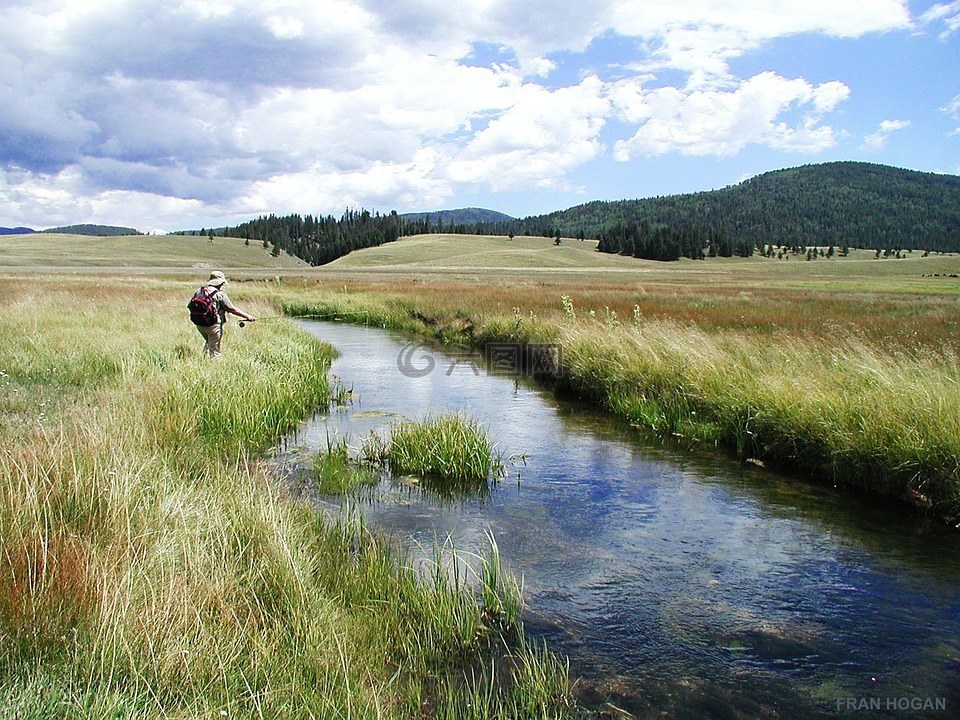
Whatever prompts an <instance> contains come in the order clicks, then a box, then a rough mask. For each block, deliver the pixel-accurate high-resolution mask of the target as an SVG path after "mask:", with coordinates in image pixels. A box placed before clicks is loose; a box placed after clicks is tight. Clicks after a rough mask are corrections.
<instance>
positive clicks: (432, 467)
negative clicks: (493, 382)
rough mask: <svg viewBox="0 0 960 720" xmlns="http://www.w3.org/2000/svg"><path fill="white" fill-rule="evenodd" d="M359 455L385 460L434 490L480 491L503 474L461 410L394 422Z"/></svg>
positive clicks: (482, 434)
mask: <svg viewBox="0 0 960 720" xmlns="http://www.w3.org/2000/svg"><path fill="white" fill-rule="evenodd" d="M363 454H364V456H365V457H368V458H371V459H380V460H386V461H388V462H389V466H390V470H391V472H393V473H395V474H403V473H409V474H414V475H418V476H421V477H423V478H424V480H425V481H427V482H429V483H431V487H433V488H434V489H437V490H444V489H447V490H449V491H451V492H457V491H463V490H475V489H478V488H480V489H483V488H487V487H488V483H489V482H493V481H496V480H498V479H499V477H500V475H501V474H502V464H501V463H500V462H499V456H498V455H497V454H496V452H495V446H494V443H493V441H492V440H491V439H490V437H489V435H488V434H487V432H486V430H485V429H484V427H483V426H482V425H481V424H480V423H479V422H477V421H475V420H473V419H471V418H468V417H466V416H465V415H463V414H460V413H448V414H440V415H432V416H428V417H427V418H425V419H423V420H417V421H403V422H398V423H393V424H392V425H391V426H390V437H389V439H388V440H387V441H386V442H385V443H383V441H382V440H381V439H380V438H379V437H377V436H373V437H371V438H370V439H369V441H368V443H367V447H366V448H365V450H364V452H363Z"/></svg>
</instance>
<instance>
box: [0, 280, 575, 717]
mask: <svg viewBox="0 0 960 720" xmlns="http://www.w3.org/2000/svg"><path fill="white" fill-rule="evenodd" d="M4 291H5V292H4V293H2V294H0V298H2V299H0V306H2V307H0V311H2V312H0V372H2V374H0V383H2V389H3V393H2V394H0V403H2V405H3V409H4V410H7V409H8V408H9V409H11V410H12V412H13V413H15V415H16V417H17V423H16V424H15V425H14V424H4V425H3V426H0V448H2V450H0V705H2V706H3V708H4V713H7V714H8V715H9V713H11V712H12V713H13V715H12V716H14V717H20V718H29V717H51V716H55V717H105V716H120V717H144V718H152V717H164V718H194V717H251V718H253V717H290V718H296V717H350V718H374V717H377V718H391V717H393V718H409V717H415V716H418V715H420V714H421V710H422V707H423V704H424V703H427V705H433V706H439V705H442V704H445V703H454V704H456V703H459V702H460V701H459V700H454V699H452V698H453V696H457V697H465V696H472V694H473V693H474V691H473V690H472V689H471V688H472V687H473V685H472V684H471V682H469V681H467V680H465V679H463V678H464V675H463V674H462V673H460V674H458V673H456V672H453V671H451V668H456V667H459V666H460V665H461V664H462V663H463V662H464V659H465V658H472V657H476V656H477V653H479V652H480V651H481V650H483V649H484V648H486V647H489V642H488V639H487V638H489V637H490V633H489V632H488V631H486V630H485V629H484V628H485V627H486V625H485V624H484V617H485V613H486V612H488V611H487V609H486V607H485V605H484V598H485V597H486V598H488V599H490V601H491V602H492V599H493V598H494V597H498V596H499V597H501V599H499V600H498V601H497V602H498V605H497V608H495V609H494V610H492V611H490V612H498V613H502V606H503V604H504V600H503V599H502V597H506V594H507V593H509V592H510V589H509V587H510V586H509V583H506V582H504V583H503V585H502V590H500V591H483V590H481V589H478V588H481V587H482V584H479V581H478V584H477V585H476V586H475V585H474V584H473V583H468V582H466V581H464V582H456V581H455V579H451V578H450V577H449V576H447V575H445V574H437V575H436V577H433V578H431V577H424V576H423V574H422V573H420V572H418V571H417V570H416V569H415V568H414V564H413V563H412V562H411V561H410V560H409V558H407V557H405V556H404V555H403V554H402V553H400V552H398V551H397V550H396V549H395V548H394V547H393V546H392V545H391V544H390V543H389V542H385V541H384V540H382V539H380V538H376V537H373V536H371V535H370V534H369V533H367V531H366V530H364V529H363V527H362V526H361V525H358V524H356V523H353V522H349V521H342V522H339V523H334V522H330V521H325V520H323V519H322V518H320V517H319V516H318V515H317V514H316V513H314V512H313V511H312V510H310V509H309V508H306V507H303V506H300V505H296V504H294V503H293V502H292V501H290V500H287V499H285V498H284V493H283V490H282V488H280V487H278V486H277V485H276V483H275V481H274V480H273V479H272V478H271V476H270V475H269V472H268V470H267V468H266V467H265V466H263V465H262V464H261V463H260V462H258V457H259V455H260V453H261V452H262V451H263V449H264V448H265V447H266V446H268V445H269V444H271V443H273V442H276V441H277V440H278V439H279V438H280V437H281V435H282V434H283V433H285V432H287V431H288V430H289V429H290V428H292V427H294V426H295V425H296V424H297V423H298V422H299V421H300V419H301V418H302V417H303V416H304V414H305V413H306V412H308V411H309V410H310V409H311V408H313V407H315V406H316V405H317V404H318V403H322V402H323V401H324V399H325V397H326V395H327V392H328V389H327V387H326V368H327V360H328V358H329V349H327V348H324V347H323V346H321V345H319V344H318V343H317V342H316V341H315V340H313V339H312V338H310V337H309V336H307V335H305V334H301V333H299V332H297V331H296V330H295V329H294V328H293V327H292V326H291V325H290V324H288V323H283V322H278V323H273V324H269V323H264V324H263V325H262V326H257V325H254V326H251V327H250V328H249V329H247V330H244V331H239V330H237V329H236V328H235V327H234V328H232V329H231V330H230V331H228V332H229V334H228V336H227V338H226V340H225V344H224V347H225V354H224V357H223V359H222V361H221V362H219V363H214V362H209V361H207V360H206V359H205V358H203V357H202V354H201V349H200V348H201V344H202V341H201V339H200V337H199V335H198V334H197V333H196V331H195V330H194V329H193V328H192V327H191V326H190V325H189V323H188V322H186V321H185V319H183V315H184V313H183V312H182V310H181V308H182V304H183V303H182V297H181V296H182V295H183V294H184V293H183V292H181V293H178V294H173V293H170V292H166V291H159V290H147V289H138V288H133V289H131V288H129V287H116V286H110V285H109V283H107V284H104V283H100V286H95V285H94V284H92V283H91V284H89V285H85V284H82V283H80V284H76V285H74V286H73V287H71V288H70V289H69V290H65V289H60V288H57V287H55V286H53V285H46V286H45V285H44V284H43V283H42V281H33V282H31V283H30V284H18V283H8V284H6V285H5V287H4ZM37 294H40V295H42V297H43V302H34V300H35V299H36V296H37ZM238 300H241V301H243V302H245V304H246V305H248V306H249V307H251V309H252V311H253V312H255V313H260V314H267V312H265V311H267V310H268V308H266V307H257V303H256V300H255V299H253V298H252V297H243V296H242V292H241V293H240V294H238ZM14 306H15V307H16V312H13V311H12V308H13V307H14ZM131 306H134V307H140V306H149V307H153V308H156V309H157V310H158V313H157V314H156V315H155V317H158V318H168V319H162V320H158V321H157V322H156V323H154V324H146V323H144V322H142V321H141V320H139V319H131V318H130V317H128V314H129V313H128V308H129V307H131ZM94 330H95V331H94ZM61 390H63V391H61ZM518 643H519V648H520V649H519V650H518V651H517V652H521V653H524V652H527V651H526V650H525V649H524V647H525V645H524V643H523V641H522V638H521V640H519V641H518ZM488 654H489V653H488ZM485 657H486V656H485ZM493 659H494V660H495V661H496V662H497V663H503V662H506V661H505V660H504V659H503V654H501V655H499V656H495V657H493ZM553 669H556V670H558V671H559V670H560V669H561V668H558V667H556V664H555V661H552V660H549V661H547V660H544V662H543V664H542V667H541V670H540V672H542V673H546V674H548V675H550V674H551V673H552V672H553ZM527 673H528V674H530V673H529V671H527ZM564 678H565V676H560V675H557V676H556V678H555V682H554V683H553V685H551V687H552V688H557V692H560V693H565V692H566V690H565V679H564ZM538 682H540V681H538ZM542 692H543V690H542V686H540V685H538V686H536V687H534V686H531V687H530V688H527V687H525V686H524V685H523V681H520V682H518V683H515V684H512V685H511V687H510V688H509V689H508V690H507V691H505V693H504V696H503V697H502V698H500V699H498V700H497V701H496V702H495V703H494V704H493V705H492V706H490V709H489V715H488V716H498V715H499V716H504V715H505V714H507V711H506V710H505V709H504V708H507V707H520V706H523V707H526V706H527V705H529V703H533V705H534V706H535V707H536V708H539V709H541V710H543V709H544V708H547V707H552V706H553V704H556V703H559V704H558V707H560V706H562V705H563V703H562V701H561V700H562V698H559V699H558V698H557V697H551V698H542V699H540V700H537V699H535V698H536V697H541V696H542ZM8 708H10V709H12V710H7V709H8ZM544 712H547V710H544ZM550 712H552V711H550ZM532 713H533V711H531V715H529V716H535V715H534V714H532ZM537 716H538V715H537Z"/></svg>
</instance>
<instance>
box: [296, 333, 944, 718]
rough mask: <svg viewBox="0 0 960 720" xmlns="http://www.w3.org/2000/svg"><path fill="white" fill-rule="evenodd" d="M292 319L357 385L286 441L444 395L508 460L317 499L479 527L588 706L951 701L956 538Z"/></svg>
mask: <svg viewBox="0 0 960 720" xmlns="http://www.w3.org/2000/svg"><path fill="white" fill-rule="evenodd" d="M304 327H306V328H307V329H309V330H310V331H311V332H314V333H316V334H317V335H318V336H319V337H321V338H322V339H324V340H326V341H328V342H330V343H332V344H333V345H335V346H336V347H337V348H338V350H340V353H341V355H340V357H339V358H338V359H337V360H336V362H335V364H334V368H333V372H335V373H336V374H338V375H339V376H341V377H342V378H343V379H344V381H345V382H346V384H347V385H348V386H351V385H352V386H353V388H354V390H355V393H356V395H355V400H354V405H353V407H348V408H342V409H340V410H337V411H335V412H332V413H330V414H329V415H321V416H318V417H317V418H316V419H315V420H314V421H313V422H312V423H310V424H309V425H308V426H307V427H306V428H304V430H303V432H301V433H300V434H299V435H298V436H297V437H296V438H294V439H293V441H292V442H293V443H295V444H299V445H300V446H301V447H302V448H303V449H304V451H305V452H315V451H316V450H318V449H321V448H323V447H325V443H326V439H327V438H328V437H335V438H340V437H345V438H347V439H348V442H349V443H350V444H352V445H358V444H359V443H360V442H361V441H362V438H363V437H364V436H365V435H367V434H368V433H369V432H370V431H371V430H372V431H376V432H381V433H382V432H385V428H386V427H387V425H388V424H389V423H390V422H393V421H395V420H396V418H397V417H404V418H422V417H424V416H426V415H427V414H428V413H431V412H435V411H437V410H443V409H456V410H462V411H464V412H466V413H467V414H469V415H470V416H471V417H474V418H476V419H478V420H480V421H481V422H482V423H484V424H485V425H486V426H487V428H488V430H489V431H490V433H491V435H492V436H493V437H494V438H495V439H496V441H497V442H498V445H499V448H498V449H499V450H500V451H501V452H502V453H503V455H504V457H510V456H515V457H520V456H522V457H523V460H522V462H517V463H516V465H515V466H514V467H513V468H512V469H513V471H514V472H515V473H517V474H519V482H517V480H516V477H515V476H514V475H512V474H509V475H508V477H507V478H506V479H505V480H504V481H503V482H501V483H499V484H498V485H496V486H495V487H493V488H492V489H491V491H490V493H489V494H485V495H484V496H482V497H476V498H472V497H467V498H459V499H457V500H456V501H453V502H451V501H450V498H440V497H438V496H437V495H435V494H433V493H430V492H424V490H423V488H422V487H419V486H418V485H417V484H412V485H411V484H404V483H397V482H396V481H395V480H391V479H389V478H385V479H384V480H383V481H382V482H381V483H380V484H379V485H376V486H375V487H374V488H371V489H369V490H368V491H365V494H364V495H363V496H361V497H359V498H355V499H354V500H352V501H351V500H335V499H329V498H326V499H324V498H317V502H318V503H325V504H326V506H327V507H333V508H338V507H340V506H341V504H342V505H343V507H345V508H347V511H350V509H349V507H348V506H349V505H350V504H351V503H359V504H360V507H361V508H362V512H363V515H364V517H365V518H366V520H367V522H368V523H369V524H371V525H373V526H375V527H379V528H381V529H383V530H385V531H387V532H390V533H393V534H396V535H397V536H399V537H402V538H408V539H409V540H410V542H411V543H412V544H414V545H420V546H423V547H426V548H432V547H433V544H434V542H435V540H436V538H441V540H442V539H443V538H447V537H450V538H452V542H453V544H454V545H455V546H456V547H457V548H458V549H460V550H465V551H467V552H471V551H476V550H477V549H480V548H484V547H485V546H486V537H485V533H486V532H487V530H488V529H489V530H490V531H492V532H493V533H494V535H495V536H496V538H497V542H498V544H499V548H500V552H501V555H502V557H503V558H504V560H505V564H506V565H507V566H508V567H509V568H510V569H512V571H513V572H514V573H515V574H516V575H517V576H519V577H521V578H522V579H523V587H524V594H525V597H526V600H527V606H528V613H527V617H526V619H525V622H526V625H527V630H528V632H530V633H533V634H535V635H538V636H541V637H544V638H546V639H547V640H548V641H549V642H550V644H551V645H552V646H553V647H554V648H555V649H557V650H559V651H560V652H562V653H565V654H568V655H569V656H570V657H571V662H572V667H573V669H574V671H575V673H577V674H579V675H582V676H583V678H584V680H583V681H582V682H581V683H580V684H579V687H580V688H581V691H582V692H583V694H584V697H586V698H588V699H592V700H593V701H595V702H596V704H597V705H601V704H602V703H612V704H613V705H615V706H617V707H621V708H623V709H625V710H628V711H629V712H631V713H633V714H635V715H638V716H653V715H660V714H661V713H663V712H666V713H668V714H670V715H674V716H676V715H682V716H689V717H789V718H792V717H796V718H800V717H820V716H822V717H828V716H836V715H841V716H856V715H857V713H858V711H857V710H855V709H851V705H850V703H846V704H844V699H846V698H872V697H883V698H888V697H892V698H914V697H923V698H927V697H929V698H947V699H948V701H949V702H948V709H947V711H946V713H945V714H944V716H952V715H955V714H960V694H958V690H956V689H955V687H957V683H956V680H957V678H958V672H957V671H958V669H960V581H958V578H960V552H958V551H960V534H957V533H955V532H952V531H950V530H949V529H947V528H943V527H941V526H939V525H937V524H936V523H934V522H931V521H929V520H926V519H923V518H920V517H917V516H914V515H909V514H905V513H903V512H901V511H898V510H896V509H891V508H890V507H886V506H881V505H878V504H876V503H873V502H872V501H870V500H869V499H867V498H866V497H863V496H859V495H856V494H851V493H838V492H835V491H834V490H833V489H832V488H824V487H821V486H816V485H810V484H807V483H803V482H798V481H796V480H793V479H790V478H786V477H783V476H780V475H778V474H776V473H773V472H770V471H769V470H766V469H761V468H757V467H753V466H743V465H741V464H740V463H736V462H732V461H730V460H726V459H724V458H721V457H717V456H716V455H713V454H708V453H698V452H696V451H688V450H683V451H681V450H677V449H672V448H669V447H665V446H663V445H662V444H657V443H648V442H644V441H643V437H642V435H641V434H640V433H639V432H638V431H637V430H635V429H633V428H630V427H629V426H627V425H626V424H625V423H621V422H618V421H616V420H614V419H611V418H609V417H606V416H604V415H602V414H600V413H597V412H594V411H591V410H590V409H588V408H585V407H583V406H580V405H577V404H575V403H567V402H561V401H558V400H557V399H556V398H554V397H552V396H551V395H550V394H549V393H544V392H541V391H539V390H537V389H536V388H534V387H531V386H530V385H528V384H526V383H524V382H520V381H517V380H515V379H510V378H502V377H491V376H490V375H489V374H488V373H486V372H475V370H476V369H478V368H482V364H480V363H479V362H478V363H477V366H476V367H471V363H470V362H464V361H463V358H462V356H456V357H454V358H453V359H446V358H445V357H444V356H442V355H440V354H439V353H438V354H436V356H435V367H434V369H433V371H432V372H430V373H427V374H423V375H422V376H420V377H410V376H408V375H405V374H403V373H402V372H400V371H399V370H398V366H397V358H398V354H399V353H400V352H401V351H402V350H403V348H404V347H406V346H408V345H409V341H408V340H406V339H404V338H402V337H399V336H396V335H393V334H391V333H388V332H383V331H378V330H371V329H366V328H358V327H352V326H346V325H335V324H329V323H304ZM292 455H293V456H295V455H296V453H292ZM898 712H899V711H898V710H896V709H894V710H893V711H892V712H889V713H887V715H888V716H897V714H898ZM899 714H900V716H903V717H907V716H912V715H913V714H912V712H907V713H899ZM864 716H870V714H869V713H867V714H866V715H864ZM934 716H936V712H933V713H926V714H925V715H924V717H934Z"/></svg>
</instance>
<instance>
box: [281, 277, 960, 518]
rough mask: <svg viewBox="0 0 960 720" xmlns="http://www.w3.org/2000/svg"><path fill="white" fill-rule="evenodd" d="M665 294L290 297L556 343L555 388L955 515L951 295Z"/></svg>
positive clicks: (721, 290) (355, 289)
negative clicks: (557, 370)
mask: <svg viewBox="0 0 960 720" xmlns="http://www.w3.org/2000/svg"><path fill="white" fill-rule="evenodd" d="M688 282H689V279H688ZM571 287H572V288H573V291H574V294H575V298H574V297H571V296H570V295H567V294H564V291H565V290H568V288H571ZM548 288H554V289H555V290H554V292H555V293H556V294H553V293H550V294H549V295H548V294H547V293H548ZM657 290H658V292H656V293H653V292H651V286H647V287H645V288H639V289H638V287H637V286H636V285H634V284H631V285H629V286H621V287H619V288H617V287H615V286H610V285H607V286H605V287H603V288H599V287H598V288H594V287H592V286H590V285H584V284H579V285H578V284H576V283H569V284H564V283H563V282H562V281H556V282H554V283H553V284H552V285H550V284H547V283H544V282H541V283H537V284H536V286H535V287H534V284H533V283H529V282H526V283H520V282H514V283H512V284H511V283H509V282H508V283H499V284H496V286H495V287H490V284H489V283H488V284H486V285H485V284H484V283H482V282H475V283H474V282H468V281H439V280H434V281H431V282H429V283H428V282H417V281H413V282H409V283H407V284H403V283H393V284H392V286H390V287H389V288H388V287H386V284H385V283H381V282H376V281H375V279H374V280H366V281H360V282H355V284H354V285H353V286H352V287H346V286H344V287H343V288H341V289H340V290H338V291H325V290H322V289H314V290H312V291H310V292H306V291H305V292H298V293H296V294H295V295H290V296H288V297H287V298H286V299H283V300H282V301H281V304H282V305H283V306H284V307H285V309H286V310H287V311H288V312H290V313H292V314H311V313H320V314H330V313H335V314H340V315H342V316H343V317H344V318H349V319H353V320H362V321H364V322H367V323H369V324H375V325H381V326H386V327H392V328H397V329H403V330H408V331H413V332H418V333H421V334H425V335H428V336H432V337H434V338H436V339H438V340H440V341H442V342H447V343H462V344H472V345H474V346H481V347H482V346H483V345H484V344H485V343H487V342H503V341H514V342H519V343H526V344H533V343H556V344H558V345H559V346H560V347H561V348H562V359H563V367H562V369H561V372H560V375H559V377H558V378H556V381H557V383H558V384H559V385H561V386H564V387H567V388H570V389H572V390H573V391H575V392H576V393H577V394H578V395H580V396H583V397H587V398H590V399H593V400H594V401H596V402H597V403H599V404H601V405H603V406H604V407H606V408H608V409H610V410H611V411H613V412H615V413H617V414H619V415H622V416H624V417H626V418H628V419H630V420H631V421H633V422H635V423H637V424H638V425H641V426H644V427H647V428H650V429H652V430H654V431H656V432H658V433H661V434H663V435H666V436H671V437H677V438H680V439H681V440H683V441H688V442H691V443H697V444H709V445H712V446H718V447H719V446H722V447H724V448H728V449H730V450H732V451H733V452H735V453H737V454H738V455H739V456H741V457H743V458H744V459H750V460H753V461H755V462H757V463H764V464H776V465H778V466H781V467H782V468H784V469H786V470H788V471H791V472H797V473H799V474H802V475H808V476H813V477H816V478H820V479H823V480H826V481H828V482H831V483H834V484H836V485H840V486H856V487H861V488H864V489H866V490H868V491H870V492H872V493H876V494H879V495H883V496H889V497H893V498H897V499H902V500H906V501H908V502H911V503H913V504H915V505H917V506H919V507H923V508H928V509H931V510H933V511H935V512H937V513H939V514H941V515H943V516H946V517H949V518H957V517H960V469H958V468H960V366H958V348H957V346H956V344H955V343H956V339H955V327H956V324H957V318H958V313H957V309H956V301H955V300H953V299H952V298H949V297H947V298H945V297H943V296H939V295H930V296H929V297H922V298H916V297H910V296H906V295H897V296H894V297H890V296H886V295H883V294H880V293H877V294H873V295H869V296H866V295H863V294H861V293H860V292H859V291H857V292H855V293H848V294H846V295H840V296H837V295H835V294H833V293H830V294H827V293H817V292H812V291H811V289H810V288H808V289H807V290H805V291H803V292H802V293H797V294H791V293H785V292H784V291H781V290H779V289H775V288H774V289H767V290H764V291H761V290H757V289H754V290H753V291H752V292H751V293H750V295H749V296H748V297H747V298H744V297H742V296H741V295H742V293H741V294H740V295H738V294H737V293H731V288H730V287H729V286H728V285H727V284H725V283H724V284H721V285H719V286H717V287H716V288H709V287H704V286H701V287H699V288H698V292H696V293H693V292H685V290H684V288H683V287H681V286H680V285H676V286H674V285H670V286H659V287H657ZM668 292H669V293H671V295H670V296H671V297H672V298H673V301H674V302H673V304H672V305H668V304H667V303H666V302H665V297H664V296H665V295H667V293H668ZM598 300H599V301H601V302H604V304H591V303H596V302H597V301H598ZM631 301H633V302H631ZM741 309H742V310H743V312H740V310H741ZM351 313H352V314H351ZM745 316H746V317H745Z"/></svg>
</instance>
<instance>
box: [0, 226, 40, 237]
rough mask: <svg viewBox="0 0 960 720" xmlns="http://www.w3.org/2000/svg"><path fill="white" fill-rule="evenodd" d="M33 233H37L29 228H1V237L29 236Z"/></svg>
mask: <svg viewBox="0 0 960 720" xmlns="http://www.w3.org/2000/svg"><path fill="white" fill-rule="evenodd" d="M32 232H35V231H34V230H32V229H31V228H28V227H15V228H6V227H0V235H29V234H30V233H32Z"/></svg>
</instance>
